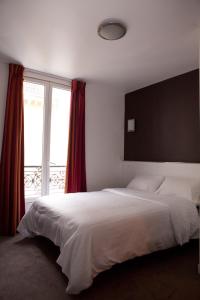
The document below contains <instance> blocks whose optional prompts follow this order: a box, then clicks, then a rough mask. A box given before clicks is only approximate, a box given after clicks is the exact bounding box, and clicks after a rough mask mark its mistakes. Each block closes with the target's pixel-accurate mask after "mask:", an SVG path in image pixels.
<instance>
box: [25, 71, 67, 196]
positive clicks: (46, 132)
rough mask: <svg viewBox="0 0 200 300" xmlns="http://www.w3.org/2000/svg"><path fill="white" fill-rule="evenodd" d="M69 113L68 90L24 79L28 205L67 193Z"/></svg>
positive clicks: (63, 87)
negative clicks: (34, 201) (55, 194)
mask: <svg viewBox="0 0 200 300" xmlns="http://www.w3.org/2000/svg"><path fill="white" fill-rule="evenodd" d="M69 113H70V87H69V86H66V85H61V84H57V83H53V82H49V81H43V80H36V79H31V78H28V77H27V78H25V80H24V142H25V163H24V165H25V169H24V176H25V197H26V201H28V200H33V199H34V198H37V197H39V196H41V195H48V194H52V193H59V192H61V193H62V192H64V180H65V171H66V161H67V149H68V131H69Z"/></svg>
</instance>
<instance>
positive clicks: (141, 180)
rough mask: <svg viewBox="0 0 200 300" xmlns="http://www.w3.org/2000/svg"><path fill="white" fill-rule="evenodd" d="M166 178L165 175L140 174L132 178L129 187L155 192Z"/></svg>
mask: <svg viewBox="0 0 200 300" xmlns="http://www.w3.org/2000/svg"><path fill="white" fill-rule="evenodd" d="M164 179H165V178H164V176H152V175H139V176H135V177H134V178H133V179H132V180H131V182H130V183H129V184H128V185H127V188H128V189H133V190H137V191H145V192H155V191H156V190H157V189H158V188H159V186H160V185H161V183H162V182H163V181H164Z"/></svg>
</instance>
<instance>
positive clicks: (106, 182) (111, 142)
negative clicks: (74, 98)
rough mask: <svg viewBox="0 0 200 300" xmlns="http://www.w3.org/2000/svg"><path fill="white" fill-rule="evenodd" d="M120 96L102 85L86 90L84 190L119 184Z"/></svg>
mask: <svg viewBox="0 0 200 300" xmlns="http://www.w3.org/2000/svg"><path fill="white" fill-rule="evenodd" d="M123 127H124V94H123V93H122V92H120V91H119V90H117V89H115V88H113V87H109V86H107V85H104V84H98V83H88V84H87V87H86V170H87V186H88V190H99V189H102V188H105V187H117V186H120V185H121V176H120V175H121V174H120V172H121V169H120V167H121V160H122V159H123V135H124V133H123Z"/></svg>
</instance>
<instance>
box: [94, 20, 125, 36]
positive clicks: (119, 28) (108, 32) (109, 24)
mask: <svg viewBox="0 0 200 300" xmlns="http://www.w3.org/2000/svg"><path fill="white" fill-rule="evenodd" d="M97 32H98V35H99V36H100V37H101V38H102V39H104V40H108V41H113V40H119V39H121V38H122V37H123V36H124V35H125V34H126V26H125V25H124V24H122V23H121V22H119V21H115V20H105V21H103V22H102V23H101V24H100V25H99V27H98V31H97Z"/></svg>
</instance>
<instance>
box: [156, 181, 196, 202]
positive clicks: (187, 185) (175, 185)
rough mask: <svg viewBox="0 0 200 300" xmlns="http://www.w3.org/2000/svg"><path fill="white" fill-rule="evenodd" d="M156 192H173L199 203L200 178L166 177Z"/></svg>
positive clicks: (166, 193) (170, 193) (167, 193)
mask: <svg viewBox="0 0 200 300" xmlns="http://www.w3.org/2000/svg"><path fill="white" fill-rule="evenodd" d="M156 193H158V194H159V195H172V194H173V195H176V196H179V197H183V198H187V199H188V200H191V201H193V202H195V203H198V202H199V196H200V180H198V179H193V178H192V179H191V178H180V177H166V178H165V180H164V182H163V183H162V184H161V186H160V187H159V189H158V190H157V191H156Z"/></svg>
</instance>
